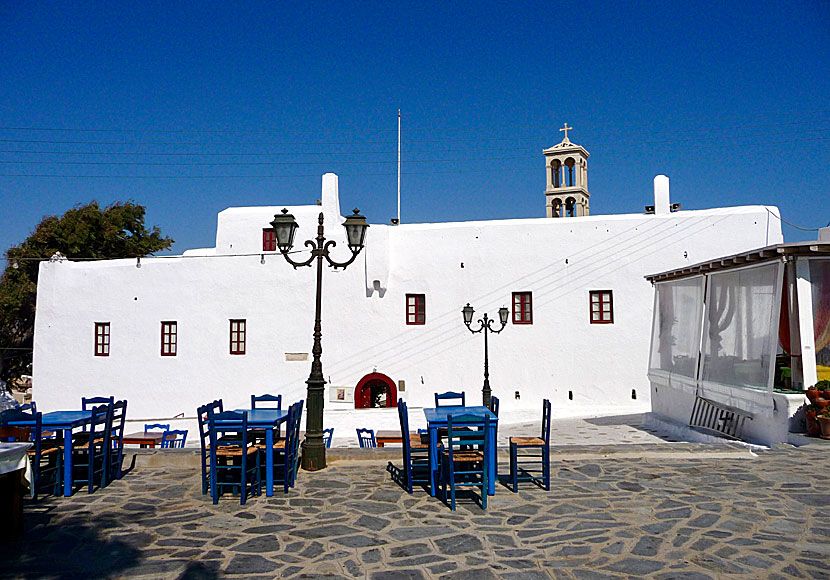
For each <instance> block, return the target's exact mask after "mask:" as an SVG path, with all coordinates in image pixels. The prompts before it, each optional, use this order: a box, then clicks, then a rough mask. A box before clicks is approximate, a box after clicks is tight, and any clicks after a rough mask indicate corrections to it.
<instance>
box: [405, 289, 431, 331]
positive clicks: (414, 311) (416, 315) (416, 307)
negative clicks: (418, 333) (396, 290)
mask: <svg viewBox="0 0 830 580" xmlns="http://www.w3.org/2000/svg"><path fill="white" fill-rule="evenodd" d="M426 319H427V302H426V296H425V295H424V294H407V295H406V323H407V324H425V323H426Z"/></svg>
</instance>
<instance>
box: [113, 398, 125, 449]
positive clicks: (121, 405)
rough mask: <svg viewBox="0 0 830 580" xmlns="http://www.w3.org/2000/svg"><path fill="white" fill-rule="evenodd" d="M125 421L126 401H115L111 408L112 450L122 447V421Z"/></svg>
mask: <svg viewBox="0 0 830 580" xmlns="http://www.w3.org/2000/svg"><path fill="white" fill-rule="evenodd" d="M126 419H127V401H126V400H123V401H116V402H115V403H114V404H113V406H112V445H113V448H114V449H121V448H122V447H123V446H124V421H126Z"/></svg>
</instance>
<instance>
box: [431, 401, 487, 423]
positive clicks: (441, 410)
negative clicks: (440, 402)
mask: <svg viewBox="0 0 830 580" xmlns="http://www.w3.org/2000/svg"><path fill="white" fill-rule="evenodd" d="M447 415H452V416H454V417H455V416H458V415H474V416H476V417H484V416H485V415H486V416H489V417H490V421H492V422H498V420H499V418H498V417H497V416H496V414H495V413H493V412H492V411H490V409H488V408H487V407H484V406H480V407H462V406H460V405H457V406H456V405H447V406H444V407H426V408H424V416H425V417H426V418H427V423H428V424H429V425H430V426H433V425H436V426H438V427H442V426H446V424H447Z"/></svg>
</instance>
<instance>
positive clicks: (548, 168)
mask: <svg viewBox="0 0 830 580" xmlns="http://www.w3.org/2000/svg"><path fill="white" fill-rule="evenodd" d="M572 129H573V127H568V124H567V123H565V127H564V128H562V129H559V130H560V131H564V133H565V138H564V139H562V142H561V143H559V144H558V145H554V146H553V147H551V148H550V149H545V150H544V151H542V153H544V155H545V173H546V174H547V188H546V189H545V211H546V214H547V217H576V216H585V215H588V214H589V209H590V208H589V205H588V199H589V198H590V197H591V194H590V193H588V157H590V153H588V152H587V151H586V150H585V149H584V148H583V147H581V146H580V145H577V144H576V143H571V140H570V139H568V131H571V130H572Z"/></svg>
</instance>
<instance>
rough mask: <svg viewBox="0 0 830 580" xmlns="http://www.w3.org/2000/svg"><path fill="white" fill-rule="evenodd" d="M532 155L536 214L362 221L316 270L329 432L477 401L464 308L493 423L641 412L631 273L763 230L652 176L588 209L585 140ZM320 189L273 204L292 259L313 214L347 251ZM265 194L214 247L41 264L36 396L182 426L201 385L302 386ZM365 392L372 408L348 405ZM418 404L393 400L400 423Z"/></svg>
mask: <svg viewBox="0 0 830 580" xmlns="http://www.w3.org/2000/svg"><path fill="white" fill-rule="evenodd" d="M543 153H544V157H545V173H546V189H545V213H544V214H542V212H541V211H540V214H542V215H544V216H545V217H539V218H527V219H509V220H490V221H471V222H457V223H435V224H430V223H424V224H401V225H383V224H372V225H371V227H370V228H369V229H368V232H367V235H366V241H365V248H364V250H363V252H362V253H361V254H360V255H359V256H358V258H357V260H356V261H355V262H354V263H353V264H351V265H350V266H349V267H348V268H346V269H345V270H342V269H332V268H326V271H325V272H324V276H323V310H322V332H323V339H322V345H323V355H322V361H323V373H324V375H325V378H326V381H327V385H326V395H325V426H326V427H329V426H334V427H335V434H334V436H335V439H338V438H345V437H351V438H352V439H354V438H355V435H354V428H355V427H373V428H376V429H377V428H384V429H394V428H397V426H398V423H397V421H398V419H397V413H396V411H395V409H394V405H395V402H396V401H397V398H398V397H402V398H403V399H404V400H406V401H407V402H408V404H409V406H410V409H411V411H412V410H414V409H413V408H417V407H430V406H433V393H435V392H443V391H448V390H453V391H465V392H466V395H467V401H468V402H479V401H481V389H482V382H483V358H484V357H483V338H482V336H481V335H480V334H479V335H474V334H471V333H470V331H469V330H468V329H467V327H466V326H465V325H464V323H463V318H462V314H461V309H462V307H464V305H465V304H467V303H470V304H471V305H472V306H473V307H474V308H475V309H476V313H475V316H474V320H477V319H478V318H480V316H482V315H483V314H484V313H485V312H486V313H488V314H489V316H490V318H496V319H497V320H498V309H499V308H500V307H502V306H506V307H507V308H508V309H509V311H510V314H509V320H508V323H507V326H506V327H505V329H504V330H503V331H502V332H501V333H500V334H498V335H495V334H493V335H490V337H489V343H490V348H489V359H490V361H489V362H490V383H491V386H492V390H493V395H495V396H498V397H499V399H500V401H501V416H502V421H503V422H510V421H511V418H513V419H514V420H517V421H521V420H524V421H529V420H538V416H539V414H540V410H539V409H540V406H541V400H542V399H543V398H548V399H550V400H551V402H552V404H553V412H554V415H555V416H590V415H602V414H624V413H628V412H633V411H638V412H642V411H648V410H650V399H649V395H650V384H649V379H648V365H649V348H650V340H651V321H652V309H653V301H654V298H653V296H654V290H653V288H652V285H651V283H650V282H649V281H647V280H646V278H645V276H647V275H649V274H652V273H654V272H662V271H667V270H671V269H677V268H682V267H684V266H685V265H692V264H696V263H700V262H703V261H706V260H712V259H715V258H717V257H720V256H723V255H730V254H737V253H740V252H744V251H748V250H752V249H755V248H760V247H764V246H768V245H771V244H777V243H781V242H783V238H782V234H781V228H780V223H779V221H778V220H775V219H771V217H770V210H773V211H774V212H775V214H776V215H777V213H778V212H777V210H775V209H774V208H768V207H764V206H747V207H728V208H715V209H705V210H695V211H679V207H678V206H676V205H675V206H672V204H671V203H670V199H669V187H668V183H669V180H668V178H667V177H665V176H657V177H656V178H655V180H654V182H655V192H654V198H653V199H654V201H653V202H652V201H651V196H650V194H649V195H648V197H647V198H646V197H645V196H644V202H645V203H649V204H651V203H653V204H654V205H653V207H650V208H648V210H647V213H641V214H627V215H590V211H589V198H590V195H589V193H588V180H587V177H588V166H587V161H588V156H589V154H588V152H587V151H586V150H585V149H584V148H583V147H581V146H579V145H576V144H574V143H572V142H571V141H570V140H569V139H568V137H567V132H566V137H565V139H564V140H563V141H562V142H561V143H559V144H558V145H555V146H554V147H551V148H550V149H546V150H545V151H544V152H543ZM540 173H541V171H540ZM540 177H541V176H540ZM338 186H339V184H338V178H337V176H336V175H334V174H331V173H329V174H325V175H324V176H323V179H322V202H321V203H320V205H309V206H292V207H288V208H287V209H288V210H289V211H290V212H291V213H292V214H293V215H294V216H295V218H296V221H297V223H298V224H299V226H300V228H299V231H298V232H297V236H296V238H295V239H296V240H297V241H296V242H295V245H294V251H297V252H302V253H301V254H300V253H298V254H297V255H295V256H293V257H295V259H305V257H306V256H307V255H308V250H307V248H305V246H303V243H302V242H303V241H304V240H307V239H313V238H314V237H315V235H316V227H317V219H318V214H319V213H321V212H322V215H323V216H324V219H325V228H326V237H327V239H329V240H335V241H336V242H337V246H336V247H334V248H332V250H331V253H332V258H333V259H335V260H341V261H342V260H346V259H348V258H349V257H350V255H351V253H350V251H349V250H348V248H347V247H346V240H345V232H344V229H343V228H342V227H341V224H342V223H343V221H344V218H343V217H342V216H343V214H344V213H346V214H348V213H350V212H349V211H345V212H344V211H342V210H341V207H340V204H339V200H338ZM315 197H316V196H315ZM275 201H278V200H275ZM282 209H283V206H282V205H279V204H277V205H273V206H267V207H232V208H228V209H226V210H224V211H222V212H221V213H220V214H219V216H218V223H217V230H216V247H215V248H208V249H197V250H188V251H186V252H185V253H184V254H183V255H181V256H175V257H150V258H141V259H140V260H136V259H129V260H112V261H104V262H72V261H50V262H43V263H41V265H40V277H39V286H38V293H37V318H36V323H35V336H36V340H35V352H34V373H33V384H34V386H33V388H34V398H35V399H36V400H37V402H38V405H39V406H40V407H42V408H43V409H44V410H50V409H62V408H77V407H78V406H79V404H80V398H81V396H96V395H114V396H115V397H116V399H121V398H126V399H128V401H129V416H128V419H130V420H135V421H139V422H140V421H144V420H145V419H147V420H150V419H169V418H173V417H176V416H177V415H182V414H183V416H184V417H185V421H188V420H189V421H190V426H191V427H192V428H193V427H194V426H195V421H193V417H194V416H195V410H196V407H197V406H198V405H201V404H203V403H206V402H209V401H211V400H213V399H217V398H222V399H223V400H224V403H225V408H226V409H228V408H230V409H234V408H244V407H249V406H250V395H251V394H262V393H266V392H267V393H272V394H282V396H283V407H287V404H288V403H290V402H293V401H296V400H299V399H305V398H306V384H305V381H306V379H307V378H308V375H309V368H310V364H311V358H312V356H311V346H312V342H313V336H312V333H313V327H314V305H315V304H314V298H315V296H314V289H315V275H316V272H315V270H316V268H299V269H296V270H295V269H294V268H292V267H291V266H290V265H289V264H288V263H287V262H286V261H285V259H284V258H283V256H282V255H280V253H279V251H278V250H277V249H276V245H275V241H274V237H273V230H272V229H271V225H270V222H271V221H272V220H273V219H274V215H275V214H277V213H279V212H280V211H281V210H282ZM346 209H349V208H346ZM541 209H542V208H541V201H540V210H541ZM496 327H498V322H497V324H496ZM468 404H469V403H468ZM372 405H379V406H387V407H392V408H388V409H385V410H384V409H375V408H370V409H366V410H361V409H362V408H364V407H367V406H372ZM419 419H420V421H421V422H423V417H422V414H420V413H414V412H410V421H411V425H410V426H411V428H413V429H414V428H416V427H419V426H422V425H419ZM165 422H169V421H165ZM173 423H174V424H175V423H176V422H175V421H173ZM185 426H186V425H185ZM174 428H175V427H174ZM191 439H195V437H194V436H193V432H191Z"/></svg>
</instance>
